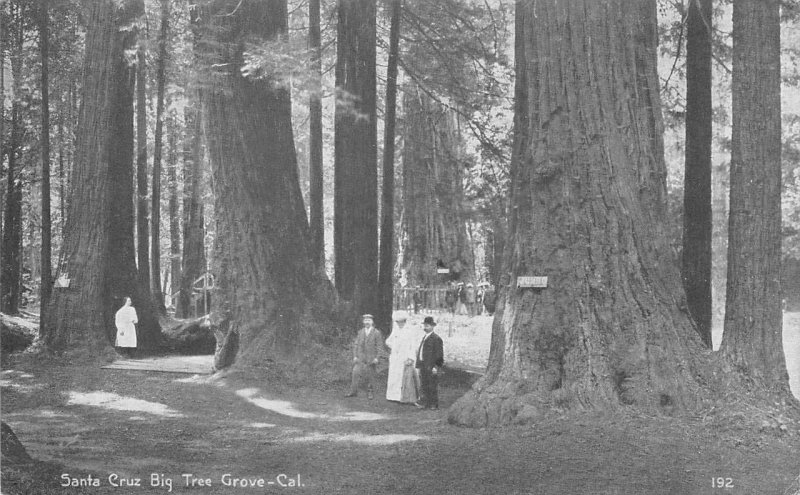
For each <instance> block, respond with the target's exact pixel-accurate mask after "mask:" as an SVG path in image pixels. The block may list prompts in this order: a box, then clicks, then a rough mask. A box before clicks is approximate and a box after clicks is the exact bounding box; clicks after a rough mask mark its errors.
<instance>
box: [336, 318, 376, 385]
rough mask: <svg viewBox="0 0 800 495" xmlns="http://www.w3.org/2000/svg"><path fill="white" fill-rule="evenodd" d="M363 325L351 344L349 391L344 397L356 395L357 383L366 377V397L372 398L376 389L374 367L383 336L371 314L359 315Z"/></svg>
mask: <svg viewBox="0 0 800 495" xmlns="http://www.w3.org/2000/svg"><path fill="white" fill-rule="evenodd" d="M361 320H362V322H363V326H362V327H361V330H359V331H358V335H357V336H356V341H355V343H354V344H353V375H352V379H351V382H350V393H349V394H347V395H345V397H355V396H356V395H358V388H359V384H360V383H361V382H362V381H364V379H365V378H366V379H367V383H368V389H367V398H368V399H370V400H372V397H373V393H374V392H375V390H376V389H377V384H378V371H377V369H376V367H377V365H378V362H379V360H380V356H381V354H382V353H383V337H382V336H381V332H380V331H379V330H378V329H377V328H375V327H374V324H373V319H372V315H370V314H365V315H363V316H362V317H361Z"/></svg>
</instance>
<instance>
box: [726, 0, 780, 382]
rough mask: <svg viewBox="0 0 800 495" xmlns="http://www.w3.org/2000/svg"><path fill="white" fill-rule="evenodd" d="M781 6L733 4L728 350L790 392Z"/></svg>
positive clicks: (748, 1)
mask: <svg viewBox="0 0 800 495" xmlns="http://www.w3.org/2000/svg"><path fill="white" fill-rule="evenodd" d="M779 9H780V2H779V1H778V0H736V1H735V2H734V4H733V76H732V84H733V89H732V91H733V92H732V97H733V108H732V110H733V116H732V118H733V132H732V136H731V137H732V139H731V186H730V214H729V227H728V229H729V230H728V232H729V233H728V282H727V294H726V300H725V330H724V333H723V337H722V346H721V350H722V352H723V353H724V355H725V356H726V357H727V358H728V359H729V360H730V361H731V362H732V363H733V365H734V366H735V367H736V368H737V369H738V370H739V371H741V372H743V373H745V374H747V375H749V376H750V377H752V378H754V379H756V380H757V381H758V382H759V383H760V384H761V385H763V386H765V387H767V388H769V389H773V390H777V391H779V392H781V393H786V394H788V393H789V392H788V374H787V371H786V362H785V359H784V354H783V348H782V345H783V344H782V328H781V327H782V311H781V285H780V267H781V199H780V197H781V92H780V12H779Z"/></svg>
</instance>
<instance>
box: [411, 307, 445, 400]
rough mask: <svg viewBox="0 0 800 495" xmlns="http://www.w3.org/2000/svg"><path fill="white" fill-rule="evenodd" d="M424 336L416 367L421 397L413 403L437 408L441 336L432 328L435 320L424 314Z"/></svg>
mask: <svg viewBox="0 0 800 495" xmlns="http://www.w3.org/2000/svg"><path fill="white" fill-rule="evenodd" d="M422 326H423V329H424V330H425V336H424V337H423V338H422V342H420V344H419V348H418V349H417V359H416V367H417V369H418V370H419V378H420V382H421V385H422V399H421V400H420V401H419V402H417V403H416V404H415V405H416V406H417V407H418V408H420V409H439V373H440V372H441V368H442V366H443V365H444V346H443V344H442V338H441V337H439V336H438V335H436V334H435V333H434V332H433V330H434V327H435V326H436V322H435V321H433V317H432V316H426V317H425V320H424V321H423V322H422Z"/></svg>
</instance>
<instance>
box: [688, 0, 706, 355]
mask: <svg viewBox="0 0 800 495" xmlns="http://www.w3.org/2000/svg"><path fill="white" fill-rule="evenodd" d="M711 22H712V10H711V0H692V1H690V2H689V7H688V16H687V20H686V24H687V35H686V166H685V174H684V179H683V252H682V255H681V275H682V278H683V287H684V288H685V290H686V299H687V303H688V306H689V311H690V313H691V314H692V318H693V319H694V322H695V325H696V328H697V332H698V334H700V338H701V339H702V340H703V343H704V344H705V345H706V346H707V347H709V348H710V347H711V235H712V233H713V225H712V223H711V222H712V214H711V137H712V136H711V130H712V121H711V116H712V107H711Z"/></svg>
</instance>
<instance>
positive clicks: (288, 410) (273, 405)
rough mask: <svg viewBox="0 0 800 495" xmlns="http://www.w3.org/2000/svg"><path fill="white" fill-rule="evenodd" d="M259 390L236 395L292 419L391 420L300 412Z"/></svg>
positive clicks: (369, 415) (357, 413) (355, 414)
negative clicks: (260, 395)
mask: <svg viewBox="0 0 800 495" xmlns="http://www.w3.org/2000/svg"><path fill="white" fill-rule="evenodd" d="M258 392H259V390H258V389H257V388H245V389H242V390H238V391H237V392H236V395H238V396H239V397H242V398H244V399H246V400H247V401H248V402H250V403H251V404H254V405H256V406H258V407H260V408H262V409H266V410H268V411H272V412H274V413H278V414H282V415H284V416H289V417H292V418H300V419H325V420H328V421H377V420H381V419H389V418H388V416H384V415H382V414H376V413H369V412H360V411H354V412H347V413H344V414H340V415H335V416H334V415H330V414H320V413H313V412H308V411H299V410H297V408H295V406H294V404H293V403H291V402H289V401H286V400H272V399H266V398H264V397H259V396H258Z"/></svg>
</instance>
